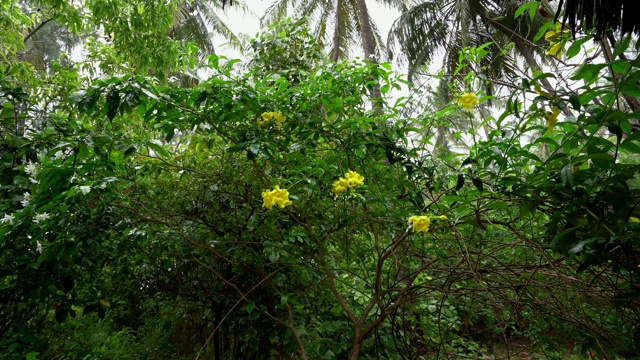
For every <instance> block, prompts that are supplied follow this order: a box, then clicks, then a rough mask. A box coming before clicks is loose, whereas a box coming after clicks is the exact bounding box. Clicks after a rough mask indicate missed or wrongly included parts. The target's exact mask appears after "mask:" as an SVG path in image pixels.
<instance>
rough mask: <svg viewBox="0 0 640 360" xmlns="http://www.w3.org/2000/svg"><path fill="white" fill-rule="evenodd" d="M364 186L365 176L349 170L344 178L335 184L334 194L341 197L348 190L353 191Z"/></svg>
mask: <svg viewBox="0 0 640 360" xmlns="http://www.w3.org/2000/svg"><path fill="white" fill-rule="evenodd" d="M363 184H364V176H362V175H360V174H358V173H357V172H355V171H351V170H349V172H347V173H346V174H344V176H343V177H341V178H340V179H338V181H336V182H334V183H333V190H332V192H333V194H334V195H336V196H337V195H340V194H342V193H343V192H346V191H347V190H353V189H355V188H357V187H358V186H360V185H363Z"/></svg>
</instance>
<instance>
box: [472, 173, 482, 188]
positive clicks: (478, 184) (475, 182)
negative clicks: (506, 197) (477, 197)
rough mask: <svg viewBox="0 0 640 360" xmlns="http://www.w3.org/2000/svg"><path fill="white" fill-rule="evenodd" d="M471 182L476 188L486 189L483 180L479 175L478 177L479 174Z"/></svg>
mask: <svg viewBox="0 0 640 360" xmlns="http://www.w3.org/2000/svg"><path fill="white" fill-rule="evenodd" d="M471 182H472V183H473V185H474V186H475V187H476V189H478V191H480V192H482V191H483V190H484V186H483V184H482V180H480V178H479V177H477V176H476V177H474V178H473V179H471Z"/></svg>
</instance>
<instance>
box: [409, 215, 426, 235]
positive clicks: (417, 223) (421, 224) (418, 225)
mask: <svg viewBox="0 0 640 360" xmlns="http://www.w3.org/2000/svg"><path fill="white" fill-rule="evenodd" d="M409 224H411V225H412V226H413V231H415V232H427V231H429V225H431V219H429V217H428V216H412V217H410V218H409Z"/></svg>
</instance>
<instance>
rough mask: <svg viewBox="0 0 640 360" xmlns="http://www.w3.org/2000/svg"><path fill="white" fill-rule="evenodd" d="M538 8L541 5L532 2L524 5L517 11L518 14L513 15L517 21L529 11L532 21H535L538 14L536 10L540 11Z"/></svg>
mask: <svg viewBox="0 0 640 360" xmlns="http://www.w3.org/2000/svg"><path fill="white" fill-rule="evenodd" d="M538 6H540V3H539V2H538V1H532V2H528V3H526V4H523V5H522V6H520V7H519V8H518V10H516V12H515V13H514V14H513V17H514V18H516V19H517V18H519V17H520V16H522V14H524V13H525V12H526V11H529V17H530V18H531V20H533V17H534V16H535V14H536V10H537V9H538Z"/></svg>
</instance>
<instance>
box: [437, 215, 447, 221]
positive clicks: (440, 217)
mask: <svg viewBox="0 0 640 360" xmlns="http://www.w3.org/2000/svg"><path fill="white" fill-rule="evenodd" d="M438 219H440V220H449V219H448V218H447V217H446V216H444V215H440V216H438Z"/></svg>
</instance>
